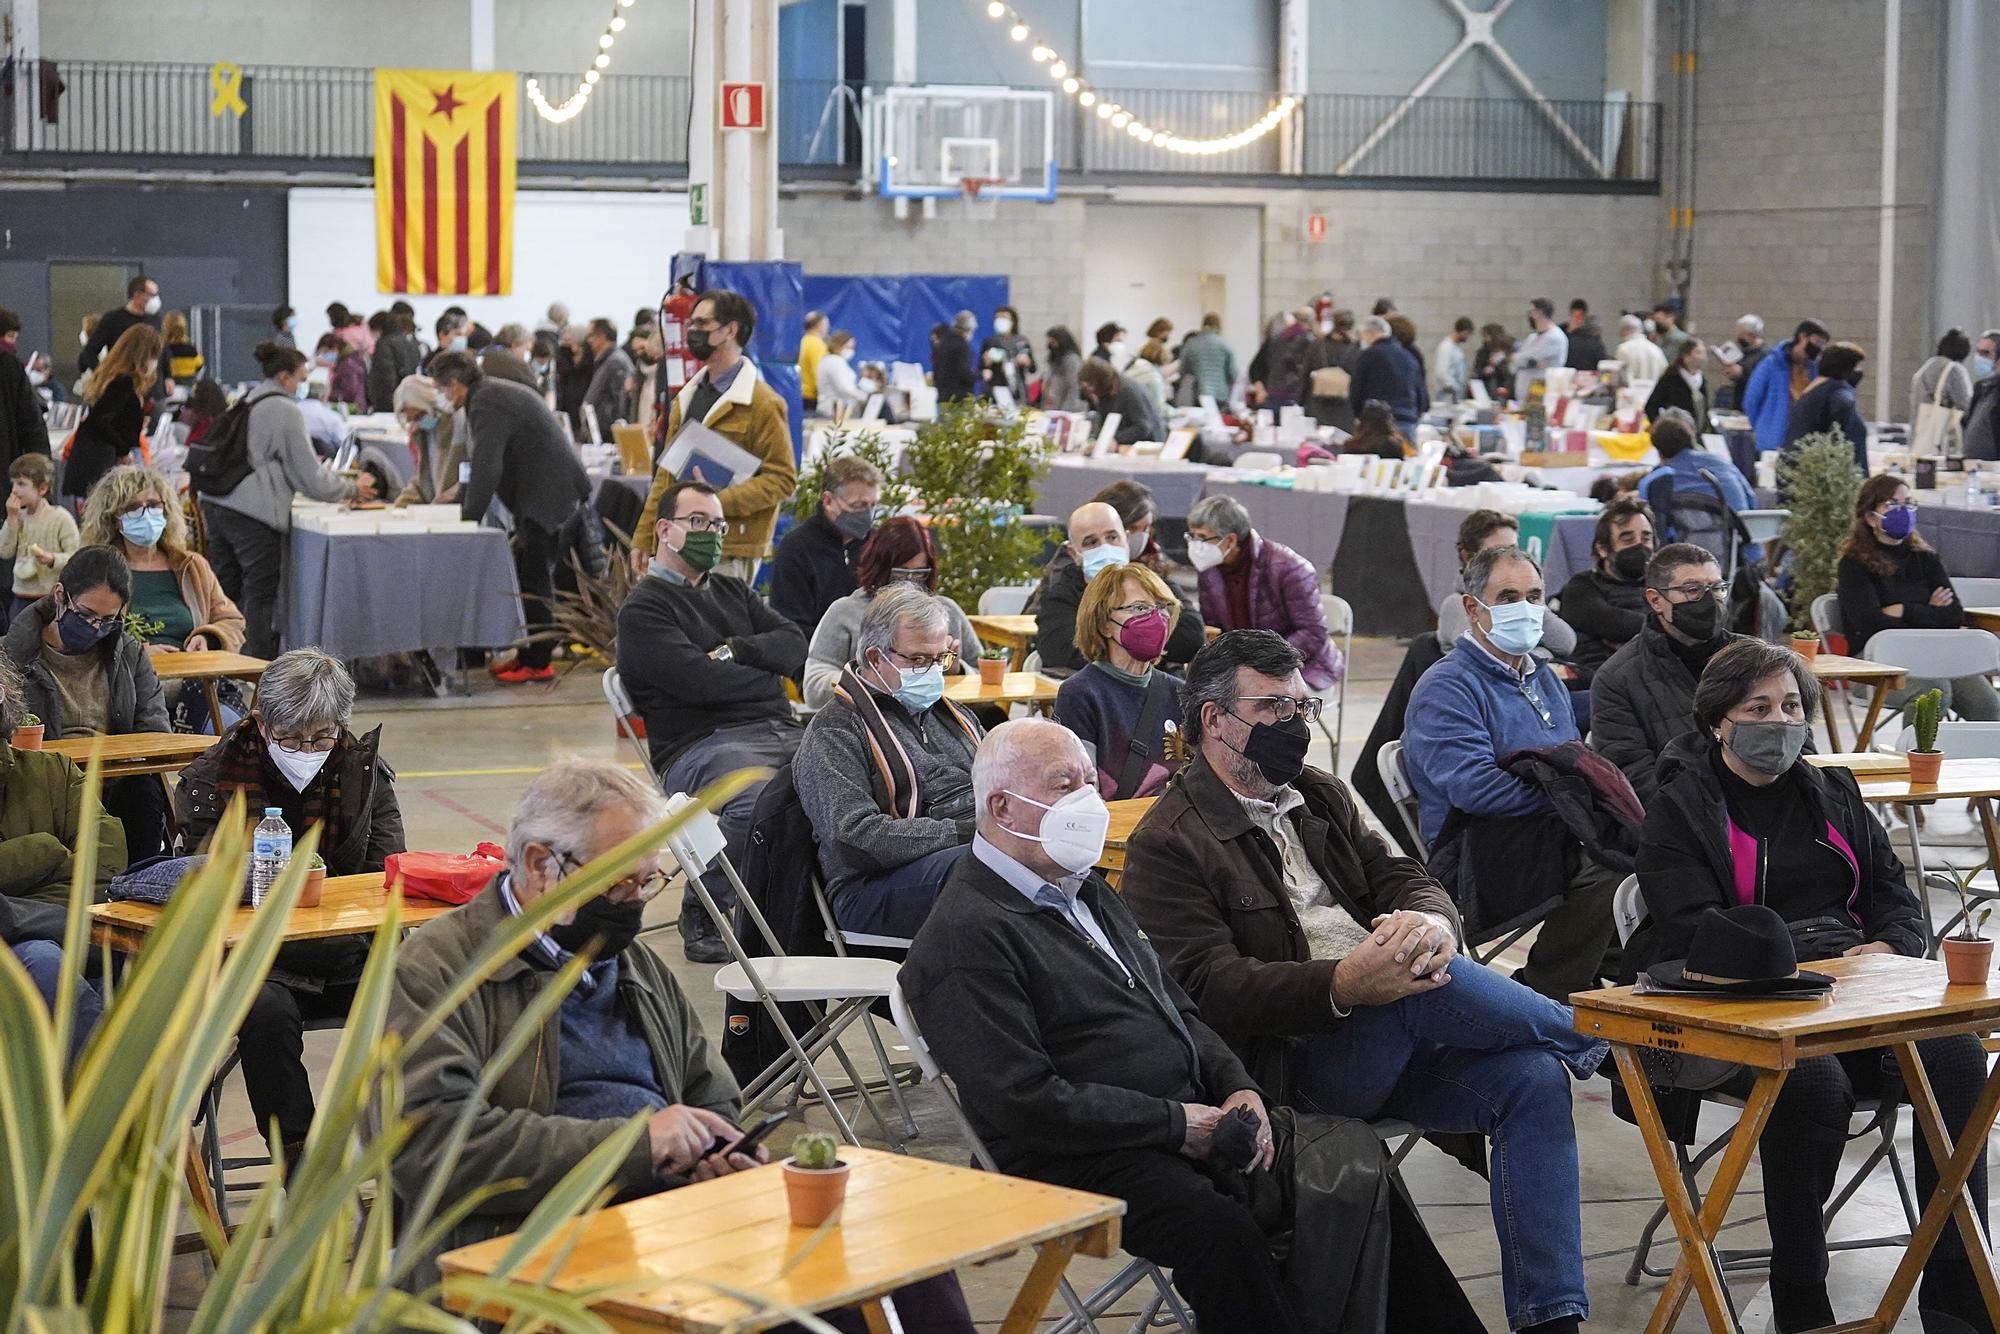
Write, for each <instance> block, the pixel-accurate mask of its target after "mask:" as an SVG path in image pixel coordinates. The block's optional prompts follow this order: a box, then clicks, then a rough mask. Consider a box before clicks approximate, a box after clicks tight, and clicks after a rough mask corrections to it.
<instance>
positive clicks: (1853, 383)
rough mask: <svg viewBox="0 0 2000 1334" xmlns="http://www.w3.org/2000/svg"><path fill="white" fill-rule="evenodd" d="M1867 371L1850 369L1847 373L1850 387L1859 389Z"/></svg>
mask: <svg viewBox="0 0 2000 1334" xmlns="http://www.w3.org/2000/svg"><path fill="white" fill-rule="evenodd" d="M1867 373H1868V372H1866V371H1849V372H1848V373H1847V384H1848V387H1849V388H1850V389H1859V388H1860V387H1861V377H1862V376H1863V375H1866V374H1867Z"/></svg>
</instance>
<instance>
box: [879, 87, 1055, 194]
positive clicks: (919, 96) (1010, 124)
mask: <svg viewBox="0 0 2000 1334" xmlns="http://www.w3.org/2000/svg"><path fill="white" fill-rule="evenodd" d="M862 126H863V134H864V138H865V143H864V154H863V160H864V161H866V162H867V163H868V164H869V171H870V172H871V173H872V175H873V177H874V185H875V192H876V193H877V194H879V195H882V196H883V197H885V198H891V199H894V198H902V199H944V198H955V197H958V196H961V195H963V194H965V193H966V182H968V181H978V182H980V183H981V184H980V187H979V189H978V191H977V193H978V195H979V196H980V197H981V198H992V199H1030V200H1038V201H1040V202H1043V203H1049V202H1052V201H1053V200H1054V199H1055V197H1056V157H1055V95H1054V94H1053V93H1049V92H1042V91H1038V90H1034V89H1023V88H986V87H969V86H968V87H960V86H957V85H948V84H929V85H925V86H922V87H901V86H898V87H890V88H885V89H881V90H880V91H876V90H872V89H871V90H869V91H868V92H866V93H864V94H863V100H862Z"/></svg>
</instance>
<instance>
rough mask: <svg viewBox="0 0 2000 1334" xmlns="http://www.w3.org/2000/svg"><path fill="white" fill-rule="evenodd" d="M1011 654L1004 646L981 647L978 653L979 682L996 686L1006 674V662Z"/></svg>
mask: <svg viewBox="0 0 2000 1334" xmlns="http://www.w3.org/2000/svg"><path fill="white" fill-rule="evenodd" d="M1012 657H1013V654H1012V653H1011V652H1010V651H1009V650H1007V649H1005V648H989V649H982V650H981V651H980V654H979V684H981V685H983V686H997V685H999V684H1000V683H1001V682H1002V681H1003V680H1005V679H1006V676H1007V664H1008V662H1009V661H1010V660H1011V659H1012Z"/></svg>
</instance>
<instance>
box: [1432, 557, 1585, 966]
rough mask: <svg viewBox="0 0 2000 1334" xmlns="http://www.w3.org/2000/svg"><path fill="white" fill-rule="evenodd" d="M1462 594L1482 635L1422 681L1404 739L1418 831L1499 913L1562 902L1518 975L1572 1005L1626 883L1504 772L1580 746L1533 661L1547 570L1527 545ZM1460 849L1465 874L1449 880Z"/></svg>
mask: <svg viewBox="0 0 2000 1334" xmlns="http://www.w3.org/2000/svg"><path fill="white" fill-rule="evenodd" d="M1458 586H1459V590H1460V597H1461V600H1462V601H1463V603H1464V606H1465V614H1466V618H1467V620H1468V621H1469V622H1470V623H1471V624H1470V628H1469V629H1467V630H1466V632H1465V634H1464V635H1463V636H1462V637H1461V638H1460V639H1459V641H1458V644H1457V645H1456V647H1455V648H1454V649H1453V651H1452V652H1450V653H1447V654H1445V656H1444V658H1443V659H1442V660H1440V661H1439V662H1438V663H1437V664H1436V665H1435V666H1433V667H1432V668H1431V669H1430V670H1429V671H1427V672H1425V673H1424V677H1423V680H1421V681H1419V682H1417V688H1416V689H1415V690H1414V691H1412V692H1411V693H1410V707H1409V712H1408V715H1407V722H1406V724H1405V726H1404V729H1403V766H1404V768H1405V769H1406V770H1408V772H1409V775H1410V783H1411V785H1412V786H1413V787H1414V788H1415V789H1416V793H1417V800H1418V805H1419V808H1420V818H1419V820H1418V827H1419V831H1420V833H1421V835H1422V838H1423V841H1424V845H1425V847H1426V848H1428V849H1429V850H1430V859H1429V860H1430V865H1431V869H1432V870H1433V872H1434V873H1436V874H1437V875H1438V878H1439V879H1440V880H1443V881H1444V882H1445V883H1446V884H1448V885H1449V884H1452V882H1453V878H1459V879H1460V880H1461V884H1464V883H1477V884H1479V886H1480V890H1479V892H1480V895H1481V902H1482V905H1485V906H1487V908H1488V910H1489V911H1490V910H1491V907H1492V906H1493V905H1495V904H1504V905H1505V906H1506V907H1507V908H1508V909H1510V910H1514V911H1527V910H1530V909H1532V908H1533V907H1534V906H1535V905H1536V904H1539V903H1542V902H1544V901H1546V900H1549V899H1552V898H1554V897H1555V896H1557V895H1560V896H1561V901H1560V903H1558V904H1556V906H1555V907H1554V909H1553V911H1551V912H1549V913H1548V915H1547V916H1546V917H1544V918H1542V919H1541V923H1540V929H1539V931H1538V932H1537V934H1536V937H1535V944H1534V947H1533V948H1532V949H1530V950H1529V952H1528V962H1527V964H1526V966H1524V967H1523V968H1522V969H1521V970H1520V971H1519V972H1518V973H1516V974H1515V978H1516V979H1517V980H1518V981H1520V982H1521V983H1523V984H1524V985H1526V986H1528V987H1531V988H1533V989H1534V990H1536V991H1539V992H1541V993H1542V994H1543V995H1544V996H1547V997H1549V998H1551V999H1553V1000H1559V1001H1560V1000H1566V999H1568V997H1569V994H1570V993H1571V992H1573V991H1582V990H1584V989H1585V988H1587V987H1590V986H1592V985H1594V984H1595V982H1596V979H1597V976H1598V968H1599V965H1600V964H1601V963H1602V962H1603V959H1604V951H1605V947H1606V946H1607V945H1608V944H1609V943H1610V941H1611V930H1612V926H1611V896H1612V892H1613V891H1614V890H1615V889H1616V888H1617V886H1618V881H1619V880H1620V878H1621V876H1620V873H1619V872H1618V871H1617V870H1615V869H1613V868H1612V867H1609V866H1606V865H1602V864H1600V863H1598V862H1597V861H1595V860H1593V859H1592V858H1591V857H1590V856H1589V855H1588V854H1587V853H1586V851H1585V849H1584V847H1583V846H1582V844H1581V843H1579V842H1578V841H1577V839H1576V838H1575V836H1573V835H1571V834H1569V833H1568V832H1567V829H1566V827H1565V826H1564V825H1563V823H1562V822H1561V820H1560V819H1559V818H1558V817H1557V815H1556V813H1555V810H1554V808H1553V807H1552V806H1551V805H1550V803H1549V799H1548V797H1547V796H1546V795H1545V794H1544V792H1543V790H1542V788H1541V787H1540V785H1538V784H1537V783H1535V782H1533V781H1531V780H1529V779H1527V778H1524V777H1521V776H1519V775H1517V774H1515V773H1513V772H1510V771H1509V770H1507V769H1505V768H1503V767H1501V764H1500V761H1501V759H1502V758H1503V757H1505V756H1509V755H1512V754H1514V753H1515V752H1516V751H1524V750H1547V749H1549V748H1552V747H1556V746H1560V745H1562V744H1564V743H1565V742H1574V741H1579V740H1580V739H1581V738H1580V736H1579V735H1578V732H1577V726H1576V716H1575V714H1574V713H1573V712H1572V711H1571V709H1570V701H1569V691H1568V690H1566V689H1565V688H1564V687H1563V684H1562V682H1561V681H1560V680H1559V679H1557V677H1556V674H1555V671H1554V670H1553V669H1552V668H1551V667H1549V665H1548V664H1547V663H1544V662H1540V661H1538V660H1537V659H1536V658H1535V656H1534V651H1535V647H1536V645H1538V644H1539V643H1541V638H1542V618H1543V616H1544V614H1545V613H1544V609H1543V606H1542V571H1541V568H1540V567H1539V566H1538V565H1536V564H1535V561H1534V558H1533V557H1532V556H1530V555H1528V553H1527V552H1525V551H1523V550H1521V549H1520V548H1519V547H1488V548H1486V549H1485V550H1484V551H1480V552H1478V553H1476V554H1475V555H1474V556H1473V557H1472V559H1471V560H1469V561H1467V562H1466V563H1465V568H1464V569H1463V570H1461V571H1460V572H1459V584H1458ZM1447 847H1449V849H1450V862H1449V863H1448V864H1450V865H1452V867H1453V871H1454V872H1461V873H1462V874H1461V875H1459V876H1457V877H1454V876H1453V875H1452V873H1451V872H1446V871H1441V870H1439V856H1440V854H1442V853H1445V852H1446V851H1447ZM1500 920H1507V918H1500V919H1497V920H1496V921H1495V922H1494V923H1493V925H1496V926H1497V925H1498V922H1499V921H1500Z"/></svg>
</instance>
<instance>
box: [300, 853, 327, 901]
mask: <svg viewBox="0 0 2000 1334" xmlns="http://www.w3.org/2000/svg"><path fill="white" fill-rule="evenodd" d="M325 890H326V858H324V857H322V856H320V855H319V854H318V853H317V852H315V853H314V854H313V859H312V869H311V870H310V871H307V872H306V884H305V888H304V889H302V890H300V891H299V906H300V907H301V908H317V907H319V897H320V895H321V894H322V893H324V892H325Z"/></svg>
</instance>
